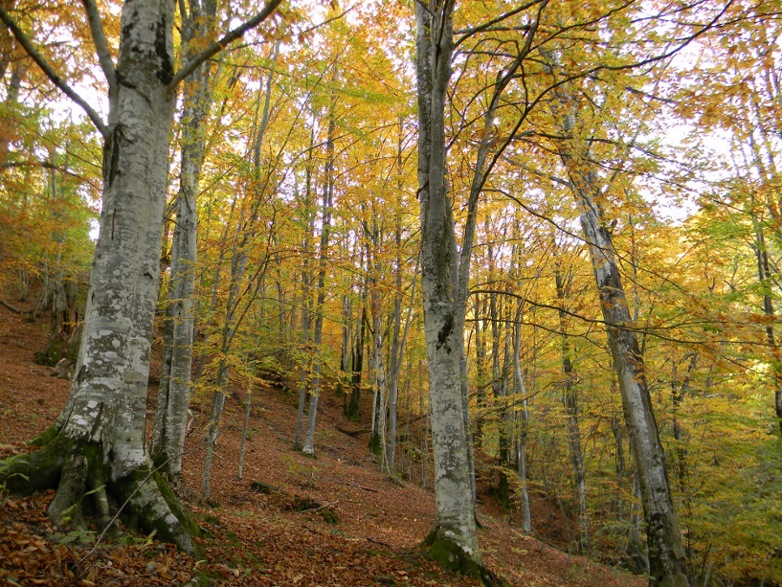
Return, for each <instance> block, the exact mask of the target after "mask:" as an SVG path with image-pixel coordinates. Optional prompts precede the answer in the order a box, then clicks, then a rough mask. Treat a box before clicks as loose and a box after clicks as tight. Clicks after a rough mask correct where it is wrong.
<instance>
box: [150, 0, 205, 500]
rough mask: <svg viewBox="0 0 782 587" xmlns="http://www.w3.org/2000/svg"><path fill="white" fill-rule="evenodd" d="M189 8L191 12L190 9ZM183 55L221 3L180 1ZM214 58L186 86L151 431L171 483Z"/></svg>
mask: <svg viewBox="0 0 782 587" xmlns="http://www.w3.org/2000/svg"><path fill="white" fill-rule="evenodd" d="M188 8H189V10H188ZM180 10H181V11H182V12H183V14H182V15H181V16H182V33H181V34H182V43H183V45H184V46H183V57H184V59H185V60H186V61H187V60H189V59H192V57H194V56H195V54H196V51H195V50H194V49H193V46H194V45H195V43H196V42H197V41H198V40H201V39H205V38H208V36H209V33H210V31H211V30H212V29H213V28H214V25H215V22H214V18H215V14H216V11H217V6H216V3H215V2H214V1H213V0H206V1H203V2H202V1H200V0H190V1H189V2H188V3H187V4H185V3H184V2H183V3H181V4H180ZM210 73H211V67H210V64H209V62H205V63H202V64H201V65H200V66H199V67H198V68H197V69H196V70H195V71H194V72H193V74H192V75H191V76H190V77H188V78H187V79H186V80H185V82H184V84H183V100H184V105H183V112H182V165H181V176H180V181H179V193H178V195H177V202H176V222H175V223H174V235H173V237H172V240H171V283H170V286H169V291H168V300H167V305H166V322H165V327H164V332H163V361H162V365H161V375H160V388H159V391H158V399H157V409H156V412H155V426H154V429H153V433H152V449H151V453H152V461H153V462H154V463H155V465H156V466H157V467H158V468H159V470H160V472H161V473H162V474H163V475H165V476H166V478H167V479H168V480H169V481H171V482H172V483H174V484H175V485H176V484H179V483H180V481H181V477H182V456H183V453H184V447H185V436H186V434H187V425H188V407H189V405H190V391H191V372H192V366H193V325H194V300H193V295H194V293H195V266H196V248H197V247H196V227H197V222H198V219H197V213H196V198H197V196H198V191H199V183H200V178H201V168H202V166H203V162H204V141H205V128H206V117H207V115H208V113H209V110H210V109H211V107H212V100H213V98H212V96H213V86H212V83H211V81H210Z"/></svg>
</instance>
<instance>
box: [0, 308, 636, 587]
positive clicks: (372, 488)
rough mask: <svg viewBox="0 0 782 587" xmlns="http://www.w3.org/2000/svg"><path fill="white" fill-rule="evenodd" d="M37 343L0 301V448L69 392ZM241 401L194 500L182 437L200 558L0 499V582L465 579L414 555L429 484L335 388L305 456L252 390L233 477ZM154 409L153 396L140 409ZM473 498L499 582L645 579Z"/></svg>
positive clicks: (273, 401)
mask: <svg viewBox="0 0 782 587" xmlns="http://www.w3.org/2000/svg"><path fill="white" fill-rule="evenodd" d="M20 308H23V305H20ZM47 338H48V326H47V324H46V323H45V322H32V321H30V320H29V317H28V316H27V315H22V314H16V313H13V312H11V311H10V310H8V309H7V308H5V307H2V306H0V457H7V456H9V455H13V454H17V453H20V452H23V451H25V450H26V448H25V445H24V443H25V441H27V440H29V439H30V438H31V437H33V436H34V435H36V434H38V433H40V432H42V431H43V430H45V429H46V428H47V426H49V425H50V424H51V423H52V422H53V421H54V419H55V418H56V417H57V415H58V414H59V412H60V409H61V408H62V406H63V405H64V403H65V400H66V398H67V395H68V390H69V382H68V381H66V380H64V379H60V378H57V377H54V376H52V371H53V370H52V369H51V368H49V367H43V366H39V365H36V364H35V363H34V356H35V354H36V352H38V351H40V350H41V349H43V348H44V346H45V344H46V341H47ZM153 372H154V370H153ZM237 393H240V392H237ZM240 399H241V398H237V397H231V398H229V400H228V401H227V403H226V410H227V413H226V416H225V418H224V425H223V429H222V433H221V436H220V439H219V444H218V450H217V453H216V457H215V461H214V466H213V472H212V484H211V488H212V495H211V499H210V500H209V501H208V502H204V501H203V500H201V499H200V498H199V497H200V495H201V484H202V475H203V461H204V449H203V445H202V442H201V439H202V425H203V423H204V421H205V419H206V417H205V414H203V413H201V412H199V411H198V410H197V409H196V410H194V413H195V422H194V427H193V431H192V433H191V434H190V435H189V436H188V452H187V455H186V459H185V470H186V482H187V486H188V487H189V488H190V493H191V495H192V497H191V499H189V500H188V506H189V507H190V509H191V511H192V512H193V513H194V515H195V517H196V520H197V521H198V523H199V525H200V526H201V527H202V528H203V530H204V536H203V539H202V546H203V547H204V551H205V555H204V557H203V560H194V559H192V558H190V557H188V556H186V555H184V554H181V553H178V552H177V551H176V550H175V549H174V548H173V547H171V546H169V545H164V544H161V543H158V542H156V541H154V539H153V538H143V537H142V538H130V537H126V538H124V539H121V540H119V541H117V540H114V541H111V542H109V541H100V542H98V543H97V545H96V544H95V536H94V534H93V535H92V536H90V535H87V536H84V535H80V534H79V533H77V532H69V531H68V530H67V529H66V530H63V529H58V528H54V527H53V526H52V525H51V523H50V521H49V520H48V518H47V516H46V507H47V505H48V503H49V501H50V500H51V497H52V493H53V492H49V493H46V494H43V495H35V496H32V497H29V498H24V499H22V498H19V497H16V496H8V495H0V585H63V586H64V585H125V586H147V585H183V584H186V583H188V582H190V581H192V580H194V579H196V578H197V577H200V578H208V579H210V580H211V584H215V585H260V586H275V585H276V586H281V587H283V586H297V587H298V586H302V587H304V586H324V587H325V586H332V587H337V586H342V587H352V586H367V587H368V586H371V585H397V586H400V587H401V586H405V585H410V586H420V587H423V586H435V585H450V586H454V587H457V586H466V585H475V584H476V583H475V581H473V580H471V579H467V578H463V577H458V576H455V575H453V574H450V573H448V572H446V571H444V570H442V569H440V568H439V567H438V566H437V565H436V564H434V563H432V562H429V561H427V560H425V559H424V558H423V556H422V555H423V552H424V551H423V549H422V547H421V541H422V540H423V538H424V537H425V536H426V534H427V532H428V530H429V529H430V527H431V525H432V522H433V519H434V494H433V492H432V491H431V490H427V489H424V488H422V487H420V485H418V484H416V483H413V482H410V481H403V480H399V479H392V478H390V477H389V476H388V475H386V474H384V473H382V472H381V471H380V470H379V467H378V464H377V461H376V459H375V457H374V456H373V455H372V454H371V453H370V452H369V450H368V448H367V443H368V433H365V432H360V431H362V430H363V428H364V427H366V426H367V424H366V422H363V423H362V422H350V421H348V420H346V419H345V418H344V417H343V416H342V400H341V399H338V398H337V397H336V396H335V394H334V393H329V392H324V393H323V396H322V399H321V402H320V406H319V414H318V426H317V434H316V457H315V458H311V457H307V456H305V455H304V454H302V453H300V452H297V451H295V450H293V438H294V431H295V415H296V414H295V412H296V407H295V402H296V398H295V397H294V395H293V394H292V393H291V392H285V391H284V390H282V389H279V388H275V387H269V388H265V389H257V390H256V391H255V392H254V404H255V405H254V407H253V409H252V412H251V425H250V432H251V434H250V437H249V439H248V443H247V454H246V459H245V464H244V475H243V479H242V480H240V479H239V478H238V474H237V472H238V461H239V446H240V440H241V423H242V417H243V416H242V411H243V408H242V405H241V401H240ZM364 400H365V403H366V399H365V398H364ZM207 403H208V402H205V403H204V405H207ZM363 407H364V411H365V412H366V411H369V410H368V408H367V406H366V405H364V406H363ZM203 411H204V412H206V411H207V408H203ZM153 412H154V402H153V400H152V399H151V400H150V403H149V412H148V413H149V415H150V417H151V415H152V414H153ZM365 419H366V418H365ZM346 431H347V432H351V434H347V433H346ZM480 473H481V471H480V470H479V474H480ZM259 490H261V491H259ZM266 490H268V491H269V492H268V493H263V492H262V491H266ZM481 498H482V499H481V500H480V501H481V502H482V504H481V507H480V511H479V520H480V522H481V525H482V528H481V529H480V530H479V541H480V546H481V549H482V551H483V559H484V562H485V564H486V565H487V566H488V567H489V568H491V569H492V570H493V571H494V572H495V573H497V574H498V575H499V576H501V577H502V578H504V579H505V580H506V581H508V583H509V584H510V585H514V586H524V587H534V586H543V585H548V586H594V587H619V586H629V587H641V586H643V585H646V580H645V579H643V578H641V577H636V576H633V575H630V574H628V573H626V572H625V571H622V570H620V569H615V568H611V567H608V566H604V565H601V564H599V563H596V562H593V561H590V560H589V559H587V558H585V557H581V556H575V555H572V554H568V553H567V552H564V551H562V550H559V549H557V548H555V547H553V546H550V545H549V544H547V542H544V541H543V540H539V539H538V538H533V537H530V536H525V535H524V534H523V533H522V532H521V531H520V528H519V527H518V526H517V525H513V524H512V523H509V518H510V516H509V514H508V513H506V512H504V511H503V510H502V509H501V508H499V507H498V506H496V504H494V502H493V500H492V499H491V498H490V497H489V496H487V495H486V494H485V488H484V491H482V492H481ZM533 508H534V509H533V515H534V516H535V519H536V520H539V523H538V524H537V525H536V526H535V533H536V535H537V536H538V537H542V538H547V541H548V542H551V541H552V540H554V538H552V535H553V534H556V531H557V529H556V526H557V521H556V518H557V515H558V514H557V513H556V511H554V512H552V511H551V510H552V509H553V508H552V506H547V505H546V501H545V500H544V499H542V498H539V499H536V500H535V502H534V503H533ZM552 533H553V534H552ZM193 584H195V583H193Z"/></svg>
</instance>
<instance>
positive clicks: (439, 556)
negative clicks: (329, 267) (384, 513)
mask: <svg viewBox="0 0 782 587" xmlns="http://www.w3.org/2000/svg"><path fill="white" fill-rule="evenodd" d="M424 545H425V546H428V547H429V548H428V550H427V552H426V555H425V556H426V558H428V559H429V560H433V561H436V562H438V563H439V564H440V565H441V566H442V567H443V568H445V569H448V570H449V571H452V572H454V573H457V574H459V575H465V576H467V577H472V578H473V579H477V580H478V581H480V582H481V583H482V584H483V585H485V586H486V587H508V584H507V583H506V582H505V581H503V580H502V579H500V578H499V577H498V576H497V575H495V574H494V573H493V572H492V571H490V570H489V569H488V568H486V567H485V566H483V565H482V564H481V563H479V562H477V561H476V560H475V559H474V558H473V557H472V556H470V554H469V553H468V552H466V551H465V550H464V549H463V548H462V547H461V546H459V545H458V544H456V543H455V542H453V541H451V540H448V539H447V538H443V537H442V535H441V532H440V530H439V529H438V528H434V529H433V530H432V531H431V532H429V535H428V536H427V537H426V539H425V540H424Z"/></svg>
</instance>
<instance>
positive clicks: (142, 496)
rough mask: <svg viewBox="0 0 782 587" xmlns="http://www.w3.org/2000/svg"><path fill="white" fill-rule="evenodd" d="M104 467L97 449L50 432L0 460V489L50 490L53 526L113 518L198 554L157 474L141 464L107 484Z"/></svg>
mask: <svg viewBox="0 0 782 587" xmlns="http://www.w3.org/2000/svg"><path fill="white" fill-rule="evenodd" d="M50 430H51V429H50ZM42 436H50V435H49V431H47V432H45V433H44V435H42ZM109 466H110V465H109V464H108V463H106V461H105V459H104V450H103V447H102V446H101V445H99V444H96V443H92V442H86V441H84V442H79V441H76V440H74V439H70V438H67V437H65V436H63V435H57V434H55V435H54V438H53V440H52V441H51V442H49V443H48V444H46V445H45V446H43V447H42V448H41V449H39V450H36V451H34V452H31V453H28V454H25V455H18V456H14V457H11V458H9V459H6V460H4V461H0V487H5V488H6V489H7V490H9V491H11V492H13V493H16V494H21V495H29V494H32V493H35V492H37V491H43V490H46V489H56V490H57V491H56V493H55V496H54V499H53V500H52V502H51V504H50V506H49V510H48V513H49V516H50V517H51V518H52V519H53V520H54V521H55V522H56V523H58V524H63V525H74V526H75V527H77V528H84V527H85V521H84V519H85V518H87V517H89V518H91V519H93V520H94V521H95V523H96V525H97V526H98V528H100V529H104V528H106V527H107V526H108V525H109V524H110V523H111V521H112V518H113V515H114V514H119V516H118V517H119V519H121V520H122V521H123V522H124V523H125V524H126V525H127V527H128V528H130V529H132V530H137V531H141V532H144V533H147V534H149V533H152V532H155V535H156V536H157V537H158V538H159V539H160V540H163V541H166V542H172V543H174V544H176V545H177V546H179V548H181V549H182V550H184V551H185V552H188V553H190V554H198V553H199V552H200V549H199V547H198V545H197V544H196V542H195V540H194V538H196V537H198V536H199V534H200V533H199V528H198V526H197V525H196V524H195V523H194V522H193V520H192V518H191V517H190V515H189V514H188V513H187V511H186V510H185V509H184V508H183V507H182V505H181V503H180V502H179V500H178V499H177V497H176V496H175V495H174V492H173V491H172V490H171V488H170V487H169V485H168V484H167V483H166V481H165V479H163V477H162V476H161V475H160V474H159V473H157V472H155V471H153V470H152V469H151V468H150V467H149V466H142V467H139V468H137V469H136V470H135V471H133V472H132V473H131V474H129V475H126V476H125V477H123V478H121V479H118V480H114V481H111V480H110V474H109V471H108V467H109ZM111 504H114V507H113V508H112V505H111Z"/></svg>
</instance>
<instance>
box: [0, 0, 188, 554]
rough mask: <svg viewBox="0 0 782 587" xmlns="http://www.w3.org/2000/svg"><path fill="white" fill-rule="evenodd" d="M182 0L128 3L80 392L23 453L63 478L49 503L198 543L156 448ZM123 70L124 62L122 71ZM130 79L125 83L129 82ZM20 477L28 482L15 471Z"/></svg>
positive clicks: (41, 476)
mask: <svg viewBox="0 0 782 587" xmlns="http://www.w3.org/2000/svg"><path fill="white" fill-rule="evenodd" d="M173 21H174V2H173V0H167V1H161V0H134V1H130V2H127V3H126V4H125V5H124V6H123V9H122V17H121V29H120V31H121V32H120V35H121V36H120V50H119V60H118V63H117V67H116V73H115V75H116V78H115V79H113V80H112V79H110V88H111V89H110V95H109V123H108V127H107V128H106V135H105V144H104V160H103V173H104V184H103V209H102V212H101V219H100V236H99V238H98V242H97V244H96V248H95V258H94V261H93V269H92V276H91V279H90V289H89V294H88V298H87V310H86V316H85V323H84V334H83V338H82V345H81V349H80V351H79V357H78V361H77V365H76V376H75V379H74V381H73V385H72V387H71V393H70V396H69V398H68V401H67V403H66V405H65V408H64V409H63V411H62V413H61V414H60V417H59V418H58V420H57V422H56V423H55V424H54V426H52V427H51V428H50V429H49V430H48V431H47V432H45V433H44V434H43V435H42V436H41V437H39V439H38V442H39V443H40V444H42V445H43V447H42V448H41V449H40V450H39V451H37V452H34V453H32V454H30V455H28V456H27V457H24V458H21V459H17V460H16V461H15V462H14V463H13V464H12V466H11V471H10V472H12V473H13V472H22V473H25V474H26V475H27V476H28V478H29V480H30V485H32V486H34V487H35V488H43V487H49V486H57V492H56V494H55V497H54V499H53V501H52V503H51V505H50V506H49V514H50V515H51V517H52V518H53V519H54V520H55V521H57V522H62V521H64V520H65V519H66V518H70V519H72V520H74V521H76V522H79V521H80V518H81V513H82V507H83V505H84V502H91V507H92V508H93V509H94V511H95V512H97V516H96V518H97V521H98V523H99V525H100V526H101V527H103V526H105V525H106V524H107V523H108V522H109V519H110V511H109V508H110V506H109V504H110V503H111V502H112V501H115V502H116V503H119V504H124V509H123V512H122V513H123V518H124V519H125V520H127V521H128V522H129V523H130V525H131V526H132V527H134V526H135V527H140V528H141V529H142V530H143V531H144V532H150V531H152V530H156V531H157V535H158V536H159V537H160V538H162V539H163V540H168V541H171V542H175V543H176V544H178V545H179V546H180V547H181V548H183V549H184V550H187V551H191V552H192V551H194V550H195V544H194V543H193V540H192V536H191V529H190V524H189V522H188V518H187V516H186V515H185V514H184V513H183V511H182V510H181V509H180V507H179V505H178V503H177V501H176V498H174V496H173V494H171V492H170V491H168V490H167V489H166V488H165V482H164V481H163V480H162V478H161V477H160V475H158V474H157V473H155V472H153V470H152V467H151V461H150V458H149V454H148V453H147V451H146V443H145V440H146V430H145V424H146V398H147V379H148V375H149V358H150V347H151V342H150V340H151V334H152V321H153V318H154V314H155V306H156V303H157V295H158V284H159V273H160V265H159V263H160V240H161V236H162V227H163V209H164V206H165V194H166V175H167V171H168V144H169V133H170V130H171V122H172V117H173V106H174V93H173V92H171V91H170V90H169V87H168V86H169V83H170V82H171V79H172V76H173V65H174V61H173V47H172V26H173ZM111 71H112V73H113V69H112V70H111ZM118 80H121V82H118ZM8 481H9V485H16V484H17V483H22V478H21V477H18V476H15V477H11V478H9V479H8Z"/></svg>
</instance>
